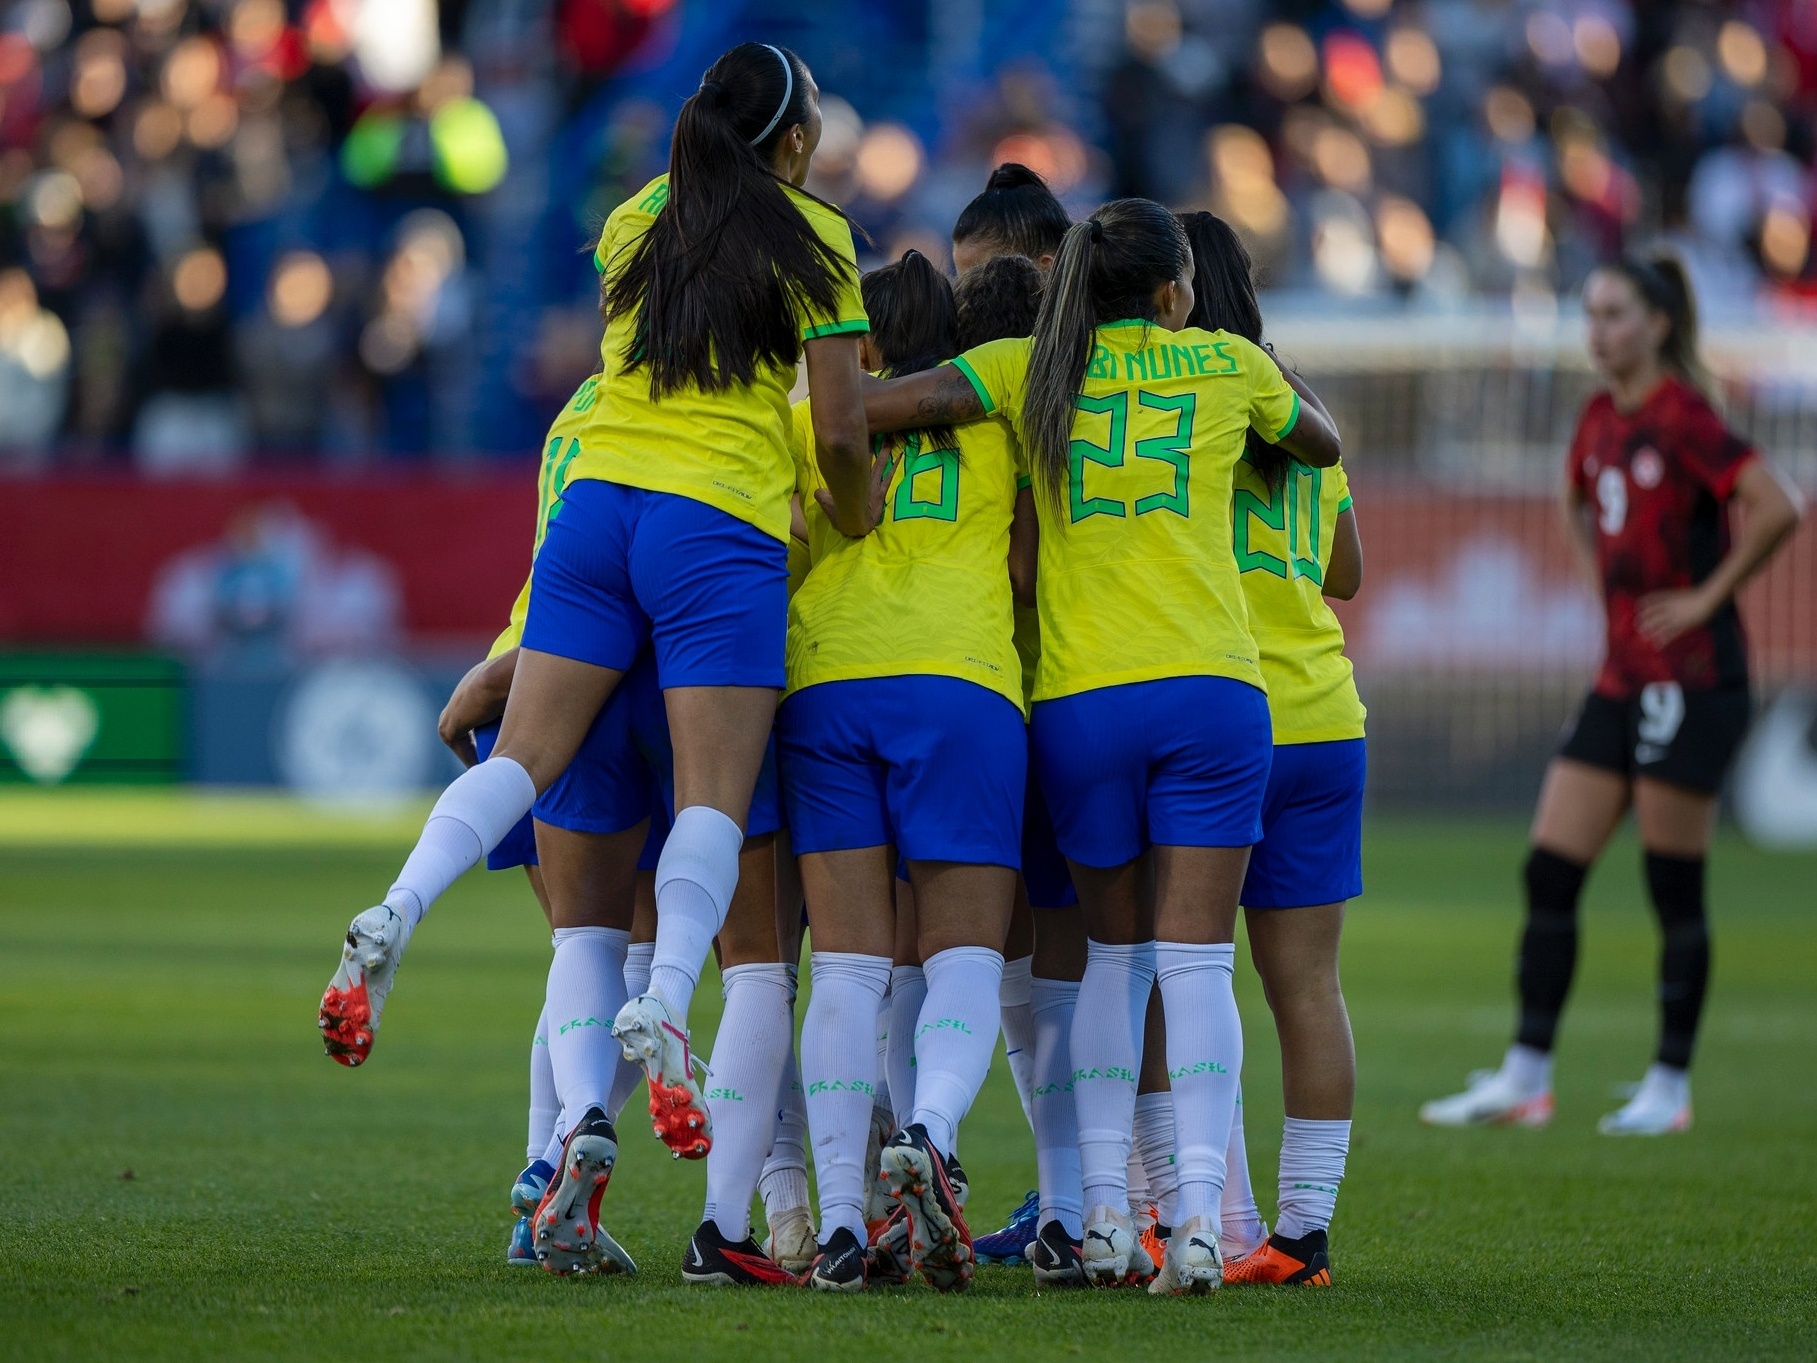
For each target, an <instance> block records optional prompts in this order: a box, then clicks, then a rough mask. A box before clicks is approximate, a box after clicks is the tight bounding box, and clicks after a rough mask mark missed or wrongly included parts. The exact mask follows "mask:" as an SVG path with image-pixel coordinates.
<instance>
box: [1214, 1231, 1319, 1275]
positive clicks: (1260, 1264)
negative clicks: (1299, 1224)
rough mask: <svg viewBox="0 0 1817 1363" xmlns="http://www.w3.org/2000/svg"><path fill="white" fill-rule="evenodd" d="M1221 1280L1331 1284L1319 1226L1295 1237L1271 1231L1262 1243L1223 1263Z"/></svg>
mask: <svg viewBox="0 0 1817 1363" xmlns="http://www.w3.org/2000/svg"><path fill="white" fill-rule="evenodd" d="M1224 1281H1225V1282H1227V1283H1230V1284H1232V1285H1233V1286H1235V1285H1236V1284H1239V1283H1270V1284H1279V1285H1282V1286H1297V1287H1330V1286H1331V1251H1330V1246H1329V1242H1328V1241H1327V1238H1326V1234H1325V1232H1324V1231H1322V1230H1309V1231H1307V1232H1306V1233H1305V1234H1304V1235H1302V1236H1301V1237H1300V1238H1299V1239H1297V1240H1288V1239H1286V1238H1285V1237H1283V1236H1279V1235H1271V1236H1269V1237H1268V1239H1267V1240H1266V1241H1264V1242H1263V1244H1262V1247H1261V1248H1260V1249H1258V1250H1255V1251H1254V1252H1253V1253H1250V1254H1245V1255H1244V1256H1243V1257H1242V1258H1240V1259H1231V1260H1228V1261H1227V1262H1226V1263H1225V1265H1224Z"/></svg>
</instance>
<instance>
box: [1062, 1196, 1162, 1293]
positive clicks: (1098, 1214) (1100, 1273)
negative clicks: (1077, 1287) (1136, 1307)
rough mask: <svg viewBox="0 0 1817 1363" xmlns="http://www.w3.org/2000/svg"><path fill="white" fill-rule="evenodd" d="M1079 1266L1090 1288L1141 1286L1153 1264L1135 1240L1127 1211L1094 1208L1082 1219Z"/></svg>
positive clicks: (1140, 1244)
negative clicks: (1082, 1232)
mask: <svg viewBox="0 0 1817 1363" xmlns="http://www.w3.org/2000/svg"><path fill="white" fill-rule="evenodd" d="M1079 1263H1080V1267H1081V1268H1082V1269H1083V1270H1084V1273H1085V1281H1086V1283H1087V1284H1088V1285H1089V1286H1092V1287H1122V1286H1124V1285H1125V1284H1134V1283H1145V1282H1147V1281H1148V1280H1149V1279H1150V1278H1152V1277H1154V1275H1155V1261H1154V1260H1153V1259H1151V1258H1150V1257H1149V1255H1148V1251H1147V1250H1145V1249H1143V1248H1142V1242H1141V1241H1140V1240H1138V1239H1137V1238H1136V1232H1135V1227H1134V1225H1133V1224H1132V1223H1131V1221H1130V1218H1129V1213H1128V1212H1119V1211H1117V1210H1116V1209H1115V1208H1112V1207H1094V1208H1093V1209H1092V1213H1091V1215H1090V1216H1088V1217H1087V1218H1086V1219H1085V1239H1084V1240H1083V1241H1082V1242H1081V1243H1080V1246H1079Z"/></svg>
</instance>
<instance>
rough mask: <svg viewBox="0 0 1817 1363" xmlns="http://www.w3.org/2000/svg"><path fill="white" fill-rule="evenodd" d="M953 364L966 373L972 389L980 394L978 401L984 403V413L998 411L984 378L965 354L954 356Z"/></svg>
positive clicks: (987, 414) (988, 413)
mask: <svg viewBox="0 0 1817 1363" xmlns="http://www.w3.org/2000/svg"><path fill="white" fill-rule="evenodd" d="M951 364H952V366H953V368H954V369H957V370H958V371H959V372H960V373H961V374H963V375H965V378H966V381H967V382H968V383H970V384H971V386H972V391H973V392H975V393H976V394H977V395H978V401H979V402H981V403H983V404H984V414H985V415H986V416H989V415H990V414H991V413H992V412H994V411H996V410H997V404H996V403H994V402H992V401H991V392H990V389H988V388H986V387H985V386H984V380H983V379H981V378H979V377H978V371H977V370H975V369H973V368H972V367H971V365H969V364H967V363H966V359H965V356H963V355H955V356H953V358H952V360H951Z"/></svg>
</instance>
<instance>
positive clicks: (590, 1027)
mask: <svg viewBox="0 0 1817 1363" xmlns="http://www.w3.org/2000/svg"><path fill="white" fill-rule="evenodd" d="M630 938H631V934H630V933H629V932H626V931H625V930H624V929H622V928H557V929H556V930H555V957H554V959H553V960H551V961H550V962H549V995H548V1003H547V1009H548V1017H549V1065H550V1068H551V1069H552V1070H553V1071H554V1074H555V1091H556V1093H557V1094H558V1095H560V1097H561V1106H562V1115H561V1120H560V1122H558V1123H557V1129H558V1131H559V1133H560V1134H561V1135H562V1136H566V1135H567V1133H568V1132H570V1131H572V1130H573V1129H574V1124H575V1123H576V1122H578V1121H579V1120H580V1119H581V1118H582V1117H583V1116H585V1115H586V1111H587V1109H588V1108H590V1107H597V1108H599V1109H601V1110H602V1111H604V1110H606V1094H607V1092H608V1091H609V1090H610V1089H611V1087H612V1075H613V1073H614V1071H615V1070H616V1069H617V1067H618V1059H619V1056H620V1055H622V1054H623V1052H622V1051H621V1050H620V1049H619V1045H618V1043H617V1042H616V1041H614V1040H613V1039H612V1019H613V1018H615V1017H617V1016H618V1010H619V1009H620V1008H622V1007H624V1005H625V947H626V945H627V944H628V943H629V941H630ZM607 1115H610V1113H609V1112H608V1114H607Z"/></svg>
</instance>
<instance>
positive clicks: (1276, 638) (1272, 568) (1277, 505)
mask: <svg viewBox="0 0 1817 1363" xmlns="http://www.w3.org/2000/svg"><path fill="white" fill-rule="evenodd" d="M1349 509H1350V483H1349V480H1348V479H1346V478H1345V476H1344V469H1343V466H1342V465H1341V464H1340V465H1335V466H1333V467H1332V468H1328V469H1315V468H1307V467H1306V466H1305V465H1304V464H1299V463H1295V464H1291V465H1289V468H1288V473H1287V481H1286V482H1285V483H1284V484H1283V485H1282V487H1281V490H1280V491H1279V492H1273V491H1270V489H1269V487H1268V485H1267V484H1266V483H1265V482H1263V481H1262V476H1261V474H1259V473H1258V472H1256V469H1255V466H1254V465H1253V464H1251V463H1250V462H1249V460H1248V459H1247V458H1245V459H1244V460H1243V462H1242V463H1241V464H1239V465H1238V466H1237V478H1236V495H1235V496H1234V498H1233V499H1232V501H1231V525H1232V527H1233V532H1234V539H1233V540H1232V544H1233V546H1234V547H1235V549H1236V561H1237V569H1238V571H1239V572H1241V573H1242V577H1243V597H1244V600H1245V601H1246V602H1247V603H1248V606H1249V628H1250V631H1251V632H1252V633H1253V634H1254V635H1255V641H1256V647H1257V648H1258V649H1260V650H1261V657H1262V676H1263V677H1264V678H1265V679H1266V681H1267V683H1268V710H1269V713H1270V715H1271V716H1272V717H1273V719H1274V741H1275V742H1276V743H1333V742H1336V741H1338V740H1339V739H1346V738H1361V737H1362V736H1363V716H1364V711H1363V702H1362V700H1361V699H1360V698H1359V697H1358V696H1357V693H1356V679H1355V678H1354V676H1353V675H1352V674H1351V669H1350V659H1348V658H1346V657H1345V656H1344V629H1343V626H1341V625H1339V624H1338V618H1337V616H1336V615H1334V614H1333V613H1332V610H1331V606H1330V604H1329V603H1328V602H1327V601H1326V600H1325V598H1324V596H1323V594H1322V588H1323V586H1324V583H1325V570H1326V568H1327V567H1328V566H1329V565H1330V563H1331V543H1332V530H1333V527H1334V526H1336V524H1337V518H1338V516H1339V515H1341V514H1342V513H1343V512H1345V511H1348V510H1349Z"/></svg>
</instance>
